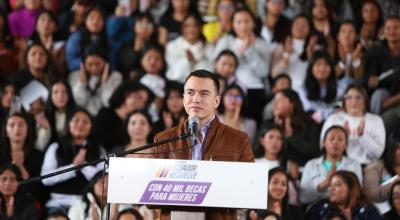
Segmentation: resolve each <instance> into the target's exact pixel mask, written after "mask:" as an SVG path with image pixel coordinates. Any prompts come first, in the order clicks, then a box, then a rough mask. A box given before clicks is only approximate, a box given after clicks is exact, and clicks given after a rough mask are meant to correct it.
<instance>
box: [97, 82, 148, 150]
mask: <svg viewBox="0 0 400 220" xmlns="http://www.w3.org/2000/svg"><path fill="white" fill-rule="evenodd" d="M152 100H153V95H152V92H151V91H150V90H149V89H148V88H147V87H145V86H144V85H142V84H140V83H134V82H128V83H124V84H122V85H120V86H119V87H118V88H117V89H116V90H115V92H114V94H113V95H112V96H111V98H110V101H109V104H110V107H107V108H102V109H101V110H100V112H99V113H98V115H97V116H96V118H95V121H94V127H93V129H94V130H93V133H94V136H95V137H96V138H97V139H98V143H100V144H101V145H102V146H103V147H104V148H105V149H106V150H107V152H109V151H110V150H111V149H112V148H113V147H116V146H118V145H122V144H124V135H123V134H124V132H125V130H124V121H125V120H127V117H128V115H129V114H130V113H131V112H132V111H133V110H138V109H147V108H148V106H149V103H151V102H152Z"/></svg>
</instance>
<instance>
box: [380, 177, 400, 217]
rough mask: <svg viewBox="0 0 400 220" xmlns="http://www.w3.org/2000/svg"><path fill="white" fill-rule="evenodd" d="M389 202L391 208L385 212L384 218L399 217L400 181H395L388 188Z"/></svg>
mask: <svg viewBox="0 0 400 220" xmlns="http://www.w3.org/2000/svg"><path fill="white" fill-rule="evenodd" d="M389 203H390V206H391V207H392V209H391V210H390V211H389V212H387V213H385V215H384V217H383V219H384V220H396V219H400V181H397V182H395V183H394V184H393V185H392V187H391V190H390V197H389Z"/></svg>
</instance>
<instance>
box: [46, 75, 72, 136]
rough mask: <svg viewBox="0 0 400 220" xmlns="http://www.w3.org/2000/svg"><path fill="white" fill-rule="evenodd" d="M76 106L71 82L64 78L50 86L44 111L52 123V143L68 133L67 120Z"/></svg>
mask: <svg viewBox="0 0 400 220" xmlns="http://www.w3.org/2000/svg"><path fill="white" fill-rule="evenodd" d="M75 108H76V105H75V100H74V96H73V95H72V91H71V87H70V86H69V84H68V83H67V82H66V81H65V80H62V79H59V80H56V81H55V82H54V83H53V84H52V86H51V87H50V92H49V98H48V99H47V102H46V107H45V112H44V114H45V116H46V118H47V120H48V122H49V124H50V130H51V138H50V143H53V142H56V141H58V140H60V138H62V137H63V136H65V135H66V133H67V130H68V125H67V122H66V121H67V118H70V117H71V115H72V112H73V111H74V110H75Z"/></svg>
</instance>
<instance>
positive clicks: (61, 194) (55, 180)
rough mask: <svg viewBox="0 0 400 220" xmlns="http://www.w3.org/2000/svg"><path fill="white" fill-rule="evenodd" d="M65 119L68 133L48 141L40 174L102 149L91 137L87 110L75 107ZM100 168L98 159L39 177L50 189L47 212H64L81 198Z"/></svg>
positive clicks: (74, 163)
mask: <svg viewBox="0 0 400 220" xmlns="http://www.w3.org/2000/svg"><path fill="white" fill-rule="evenodd" d="M67 122H68V132H67V135H66V136H65V137H64V138H63V139H61V140H60V141H59V142H55V143H53V144H51V145H50V146H49V148H48V149H47V151H46V154H45V157H44V162H43V166H42V171H41V175H45V174H49V173H52V172H56V171H59V170H63V169H66V168H70V167H73V166H77V165H80V164H83V163H85V162H89V161H93V160H96V159H99V158H100V157H101V156H102V154H104V153H105V152H104V150H103V149H102V148H101V147H100V146H98V145H96V144H95V143H94V142H93V141H92V140H91V138H90V134H91V131H92V119H91V116H90V114H89V113H88V112H87V111H85V110H83V109H77V110H76V111H75V112H74V113H73V114H72V117H71V118H69V119H68V120H67ZM102 168H103V163H99V164H97V165H92V166H87V167H85V168H82V169H81V170H77V171H72V172H68V173H64V174H62V175H58V176H54V177H51V178H48V179H44V180H42V182H43V184H44V185H45V186H47V187H48V188H49V190H50V192H51V193H50V200H49V201H48V202H47V204H46V208H47V209H48V213H49V214H50V213H52V212H53V211H56V210H62V211H64V212H67V211H68V209H69V208H70V207H71V206H72V205H73V204H74V203H75V202H76V201H77V200H79V199H81V194H82V189H83V187H84V186H85V185H86V184H87V183H88V181H89V180H90V179H91V178H92V177H93V176H94V175H95V173H96V172H97V171H99V170H100V169H102Z"/></svg>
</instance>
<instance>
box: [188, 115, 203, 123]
mask: <svg viewBox="0 0 400 220" xmlns="http://www.w3.org/2000/svg"><path fill="white" fill-rule="evenodd" d="M193 123H197V124H199V123H200V119H199V117H197V116H189V125H192V124H193Z"/></svg>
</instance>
